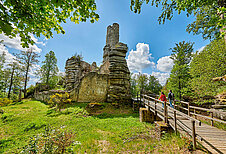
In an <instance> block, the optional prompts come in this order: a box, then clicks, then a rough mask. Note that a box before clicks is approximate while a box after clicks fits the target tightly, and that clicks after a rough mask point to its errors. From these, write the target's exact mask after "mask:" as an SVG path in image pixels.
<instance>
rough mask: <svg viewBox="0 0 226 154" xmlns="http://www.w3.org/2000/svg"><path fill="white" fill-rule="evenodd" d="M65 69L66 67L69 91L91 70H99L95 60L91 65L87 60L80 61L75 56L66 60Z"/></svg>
mask: <svg viewBox="0 0 226 154" xmlns="http://www.w3.org/2000/svg"><path fill="white" fill-rule="evenodd" d="M65 69H66V71H65V73H66V77H65V81H66V89H67V90H69V91H70V90H72V89H74V88H76V87H77V86H78V84H79V83H80V80H81V78H82V77H83V76H84V75H86V74H87V73H89V72H91V71H93V72H97V71H98V68H97V66H96V63H95V62H94V63H93V64H92V65H90V64H89V63H87V62H85V61H80V60H79V59H77V58H76V57H74V56H73V57H71V58H70V59H68V60H67V61H66V66H65Z"/></svg>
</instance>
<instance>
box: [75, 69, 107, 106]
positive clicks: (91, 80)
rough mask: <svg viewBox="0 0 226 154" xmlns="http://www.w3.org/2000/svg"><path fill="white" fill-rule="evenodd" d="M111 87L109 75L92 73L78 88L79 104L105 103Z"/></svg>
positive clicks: (84, 78)
mask: <svg viewBox="0 0 226 154" xmlns="http://www.w3.org/2000/svg"><path fill="white" fill-rule="evenodd" d="M108 86H109V82H108V75H107V74H98V73H96V72H90V73H89V74H87V75H85V76H84V77H83V78H82V80H81V83H80V84H79V86H78V89H79V92H78V100H77V101H78V102H105V101H106V99H107V89H108Z"/></svg>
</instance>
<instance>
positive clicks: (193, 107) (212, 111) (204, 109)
mask: <svg viewBox="0 0 226 154" xmlns="http://www.w3.org/2000/svg"><path fill="white" fill-rule="evenodd" d="M141 95H143V96H144V97H149V98H151V99H152V100H154V101H157V102H161V103H164V102H163V101H160V100H158V99H155V98H153V97H150V96H147V95H144V94H141ZM175 101H176V102H180V103H183V104H187V105H189V103H188V102H184V101H179V100H175ZM167 104H169V103H168V102H167ZM176 107H179V108H181V109H183V110H186V111H188V110H189V111H190V109H196V110H202V111H206V112H209V113H210V114H211V116H212V113H222V114H226V113H225V112H222V111H215V110H210V109H206V108H202V107H197V106H191V105H189V106H188V107H189V109H187V108H184V107H182V106H180V105H176ZM189 111H188V112H189ZM189 114H191V115H196V116H198V115H201V114H194V113H190V112H189ZM202 117H207V116H204V115H202ZM207 119H209V117H207ZM210 120H214V121H218V122H221V123H226V122H225V121H223V120H220V119H210ZM212 125H213V124H212Z"/></svg>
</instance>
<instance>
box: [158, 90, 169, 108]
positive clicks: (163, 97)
mask: <svg viewBox="0 0 226 154" xmlns="http://www.w3.org/2000/svg"><path fill="white" fill-rule="evenodd" d="M159 100H161V101H164V102H166V101H167V100H166V95H165V94H164V92H161V96H160V97H159ZM162 108H164V103H162Z"/></svg>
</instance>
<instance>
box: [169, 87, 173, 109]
mask: <svg viewBox="0 0 226 154" xmlns="http://www.w3.org/2000/svg"><path fill="white" fill-rule="evenodd" d="M168 99H169V103H170V107H172V108H174V107H173V104H172V103H173V101H174V94H173V93H172V90H169V94H168Z"/></svg>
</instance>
